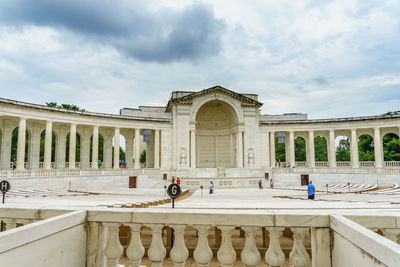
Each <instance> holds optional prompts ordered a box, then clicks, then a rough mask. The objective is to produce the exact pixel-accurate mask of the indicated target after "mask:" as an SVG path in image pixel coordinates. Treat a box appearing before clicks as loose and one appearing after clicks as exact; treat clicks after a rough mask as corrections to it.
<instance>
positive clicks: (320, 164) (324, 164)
mask: <svg viewBox="0 0 400 267" xmlns="http://www.w3.org/2000/svg"><path fill="white" fill-rule="evenodd" d="M315 167H328V162H327V161H316V162H315Z"/></svg>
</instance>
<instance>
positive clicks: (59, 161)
mask: <svg viewBox="0 0 400 267" xmlns="http://www.w3.org/2000/svg"><path fill="white" fill-rule="evenodd" d="M67 132H68V131H67V127H65V126H59V127H58V131H57V140H56V168H57V169H64V168H65V149H66V143H67V136H66V135H67Z"/></svg>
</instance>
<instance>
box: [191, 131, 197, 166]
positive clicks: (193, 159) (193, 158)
mask: <svg viewBox="0 0 400 267" xmlns="http://www.w3.org/2000/svg"><path fill="white" fill-rule="evenodd" d="M190 167H191V168H192V169H194V168H196V132H195V130H191V131H190Z"/></svg>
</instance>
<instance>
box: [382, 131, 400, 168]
mask: <svg viewBox="0 0 400 267" xmlns="http://www.w3.org/2000/svg"><path fill="white" fill-rule="evenodd" d="M383 153H384V160H385V161H400V143H399V137H398V136H397V134H392V133H389V134H386V135H385V136H384V137H383Z"/></svg>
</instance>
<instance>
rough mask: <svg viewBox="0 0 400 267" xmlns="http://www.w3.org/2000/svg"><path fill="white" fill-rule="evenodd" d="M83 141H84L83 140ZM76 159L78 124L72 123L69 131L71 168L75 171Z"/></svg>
mask: <svg viewBox="0 0 400 267" xmlns="http://www.w3.org/2000/svg"><path fill="white" fill-rule="evenodd" d="M81 141H82V140H81ZM75 157H76V124H74V123H72V124H71V128H70V131H69V168H70V169H75V160H76V159H75Z"/></svg>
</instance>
